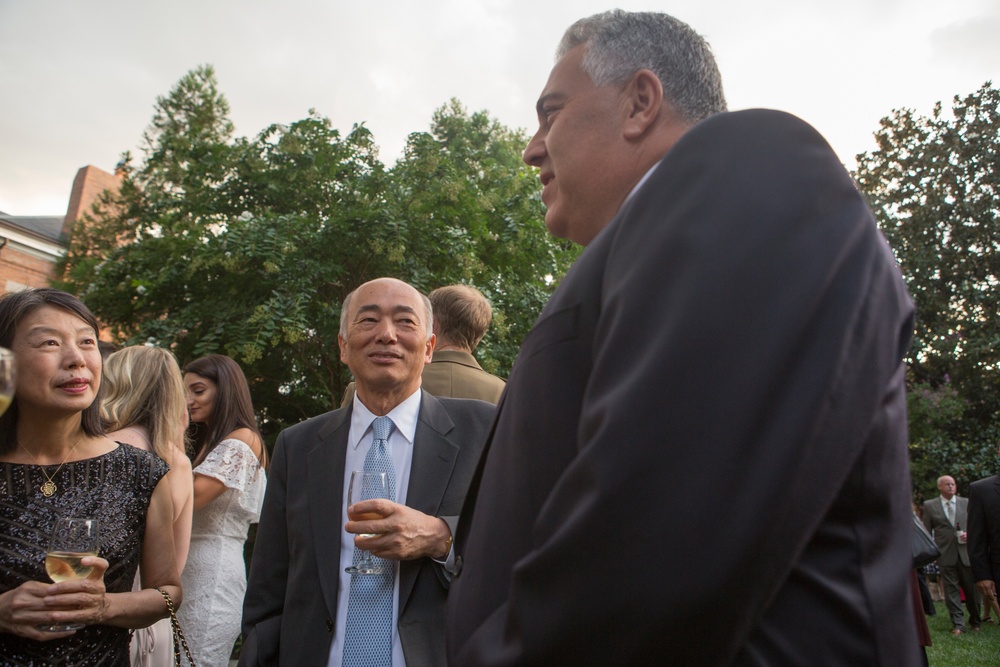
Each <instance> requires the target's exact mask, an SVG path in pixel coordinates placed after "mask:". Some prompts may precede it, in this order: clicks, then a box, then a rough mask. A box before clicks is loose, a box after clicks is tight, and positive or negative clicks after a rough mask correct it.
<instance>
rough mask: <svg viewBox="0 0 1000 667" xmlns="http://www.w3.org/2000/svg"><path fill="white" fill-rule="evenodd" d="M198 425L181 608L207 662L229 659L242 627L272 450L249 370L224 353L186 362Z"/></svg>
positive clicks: (201, 661) (195, 649)
mask: <svg viewBox="0 0 1000 667" xmlns="http://www.w3.org/2000/svg"><path fill="white" fill-rule="evenodd" d="M184 384H185V386H186V388H187V396H188V399H187V405H188V411H189V412H190V416H191V425H192V428H193V430H194V434H193V440H194V447H195V452H196V454H195V459H194V523H193V526H192V529H191V548H190V551H189V552H188V559H187V564H186V565H185V567H184V572H183V573H182V574H181V584H182V586H183V590H184V605H183V606H182V607H181V609H180V610H179V611H178V616H179V618H180V621H181V627H182V628H183V629H184V633H185V635H186V636H187V640H188V644H189V646H190V647H191V653H192V655H193V657H194V659H195V661H196V662H197V663H198V665H199V666H200V667H216V666H219V667H225V666H226V665H227V664H228V663H229V656H230V654H231V653H232V650H233V644H234V643H235V641H236V637H237V636H238V635H239V633H240V616H241V613H242V608H243V594H244V593H245V592H246V586H247V579H246V569H245V565H244V562H243V544H244V542H246V539H247V529H248V528H249V526H250V524H251V523H255V522H257V520H258V519H259V518H260V508H261V503H262V502H263V500H264V488H265V486H266V476H265V474H264V469H265V466H266V464H267V453H266V451H265V449H264V444H263V442H262V441H261V438H260V434H259V433H258V432H257V420H256V419H255V417H254V413H253V405H252V404H251V402H250V388H249V387H248V386H247V381H246V377H245V376H244V375H243V371H242V370H241V369H240V367H239V366H238V365H237V364H236V362H235V361H233V360H232V359H230V358H229V357H226V356H223V355H221V354H211V355H208V356H206V357H202V358H201V359H198V360H197V361H194V362H192V363H190V364H188V365H187V366H185V367H184Z"/></svg>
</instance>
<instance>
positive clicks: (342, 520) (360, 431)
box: [240, 278, 494, 667]
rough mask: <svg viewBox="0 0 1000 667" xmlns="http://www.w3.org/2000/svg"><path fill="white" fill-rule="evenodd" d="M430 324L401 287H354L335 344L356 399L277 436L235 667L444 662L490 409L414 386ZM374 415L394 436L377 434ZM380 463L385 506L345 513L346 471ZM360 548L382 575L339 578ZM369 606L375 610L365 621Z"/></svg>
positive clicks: (419, 301) (386, 283) (427, 311)
mask: <svg viewBox="0 0 1000 667" xmlns="http://www.w3.org/2000/svg"><path fill="white" fill-rule="evenodd" d="M431 322H432V315H431V308H430V302H429V301H427V299H426V297H424V296H423V295H421V294H420V293H419V292H417V291H416V290H415V289H414V288H413V287H411V286H409V285H407V284H406V283H404V282H401V281H399V280H394V279H390V278H382V279H378V280H373V281H371V282H369V283H365V284H364V285H362V286H361V287H359V288H358V289H357V290H355V291H354V292H352V293H351V294H350V295H348V297H347V299H346V300H345V301H344V305H343V309H342V313H341V329H340V336H339V337H338V340H339V342H340V354H341V359H342V360H343V361H344V363H346V364H347V365H348V366H350V368H351V371H352V373H353V374H354V376H355V378H356V379H357V394H356V396H355V398H354V401H353V402H352V404H351V405H350V406H348V407H346V408H341V409H339V410H335V411H333V412H329V413H327V414H324V415H321V416H319V417H315V418H313V419H310V420H307V421H305V422H303V423H301V424H298V425H296V426H293V427H291V428H288V429H285V430H284V431H282V432H281V434H280V435H279V436H278V440H277V443H276V444H275V449H274V458H273V461H272V464H271V469H270V471H269V475H268V491H267V494H266V496H265V498H264V508H263V511H262V514H261V520H260V527H259V530H258V532H257V541H256V545H255V548H254V555H253V561H252V566H251V570H250V580H249V584H248V588H247V595H246V599H245V601H244V609H243V637H244V644H243V649H242V654H241V658H240V664H241V665H246V666H247V667H249V666H251V665H275V664H282V665H327V664H329V665H341V664H345V665H349V664H366V665H382V666H384V667H389V665H393V666H399V665H407V666H408V667H413V666H414V665H428V666H430V665H443V664H444V663H445V646H444V614H445V600H446V596H447V590H448V586H449V583H450V577H451V571H452V570H453V569H454V565H453V564H454V557H453V554H452V532H453V531H454V529H455V521H456V519H457V514H458V512H459V510H460V509H461V506H462V503H463V501H464V498H465V494H466V491H467V489H468V485H469V481H470V480H471V478H472V474H473V472H474V470H475V466H476V462H477V461H478V459H479V454H480V452H481V450H482V443H483V441H484V440H485V437H486V432H487V428H488V426H489V423H490V420H491V418H492V415H493V412H494V406H492V405H490V404H488V403H485V402H483V401H474V400H458V399H449V398H441V399H438V398H435V397H433V396H431V395H430V394H428V393H427V392H424V391H422V390H421V389H420V372H421V370H422V369H423V366H424V365H425V364H426V363H427V362H428V361H429V360H430V357H431V353H432V352H433V349H434V342H435V339H434V336H433V334H432V333H431V328H432V324H431ZM382 416H388V418H389V419H390V420H391V427H390V430H389V433H388V435H378V436H377V437H376V435H375V433H376V432H375V428H377V427H376V423H378V422H383V423H384V422H385V420H383V419H381V417H382ZM385 456H387V457H389V458H390V459H391V466H388V467H389V469H390V470H391V475H392V479H393V480H394V482H390V487H394V488H395V500H396V502H392V501H390V500H365V501H362V502H360V503H356V504H354V505H352V506H351V507H350V508H348V507H346V505H347V502H346V499H347V481H348V480H349V479H350V474H351V471H352V470H362V469H364V470H368V469H369V464H370V462H372V461H374V460H375V459H376V458H379V459H380V461H379V462H376V463H377V464H378V465H382V466H385V465H387V464H386V463H385V461H384V457H385ZM373 465H375V464H373ZM383 469H384V468H383ZM389 474H390V472H387V475H389ZM348 510H350V514H348ZM365 515H374V516H375V517H378V518H373V517H371V516H368V517H367V520H361V517H363V516H365ZM356 548H357V549H356ZM360 549H363V550H367V551H370V552H371V553H372V554H373V555H374V556H376V557H377V560H378V562H380V563H381V564H382V566H383V567H384V568H386V570H385V572H386V575H385V576H384V577H379V578H377V579H376V578H371V577H373V575H355V576H354V577H353V578H352V576H351V575H349V574H347V573H346V572H345V567H347V566H349V565H351V564H352V562H356V559H357V557H358V554H359V553H360V552H358V551H357V550H360ZM373 582H375V583H373ZM369 595H370V596H371V597H367V598H366V597H365V596H369ZM380 596H381V597H380ZM376 599H379V600H380V602H379V603H378V604H384V605H385V606H383V607H380V610H381V611H379V612H372V608H373V607H374V606H375V605H376V602H375V600H376ZM366 605H367V606H366ZM390 610H391V612H390ZM380 624H381V625H380ZM376 626H377V627H379V628H380V629H379V630H378V631H376V630H374V629H373V628H374V627H376ZM378 633H382V639H383V640H384V641H382V640H379V639H376V635H377V634H378ZM375 653H378V654H379V656H380V658H379V659H378V660H375V659H374V658H373V657H372V656H373V655H374V654H375ZM359 661H360V662H359Z"/></svg>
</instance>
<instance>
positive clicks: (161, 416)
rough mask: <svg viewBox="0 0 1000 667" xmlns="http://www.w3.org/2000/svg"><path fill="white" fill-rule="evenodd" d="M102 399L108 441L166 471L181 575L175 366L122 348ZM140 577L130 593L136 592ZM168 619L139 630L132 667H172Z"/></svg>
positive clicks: (187, 488)
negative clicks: (148, 456)
mask: <svg viewBox="0 0 1000 667" xmlns="http://www.w3.org/2000/svg"><path fill="white" fill-rule="evenodd" d="M104 380H105V385H106V388H105V391H106V393H105V397H104V401H103V402H102V404H101V416H102V417H103V418H104V425H105V428H106V429H107V430H108V431H110V433H108V437H109V438H111V439H112V440H117V441H118V442H125V443H128V444H130V445H132V446H133V447H138V448H139V449H143V450H145V451H147V452H153V453H154V454H156V455H157V456H158V457H160V458H161V459H163V461H164V462H166V464H167V465H169V466H170V472H168V473H167V476H166V479H167V484H168V487H169V488H170V498H171V501H172V504H173V515H172V526H173V534H174V554H175V557H176V560H177V569H178V571H182V570H183V569H184V563H185V562H186V560H187V554H188V545H189V544H190V542H191V513H192V508H193V504H194V485H193V479H192V476H191V460H190V459H189V458H188V457H187V454H186V453H185V451H184V431H185V429H186V428H187V424H188V417H187V406H186V405H185V397H184V382H183V380H182V379H181V369H180V367H179V366H178V365H177V361H176V360H175V359H174V355H172V354H171V353H170V352H168V351H167V350H164V349H162V348H158V347H145V346H140V345H137V346H133V347H126V348H125V349H123V350H119V351H117V352H114V353H113V354H111V355H110V356H109V357H108V358H107V360H106V361H105V363H104ZM141 577H142V572H141V571H140V572H139V577H138V578H137V579H136V583H135V586H133V590H138V586H139V585H140V580H141ZM173 650H174V649H173V635H172V633H171V629H170V619H169V618H164V619H162V620H160V621H158V622H156V623H155V624H153V625H152V626H150V627H149V628H143V629H140V630H137V631H136V632H135V634H134V635H133V637H132V645H131V648H130V652H131V656H132V665H133V667H139V666H142V667H170V665H172V664H173V661H174V653H173Z"/></svg>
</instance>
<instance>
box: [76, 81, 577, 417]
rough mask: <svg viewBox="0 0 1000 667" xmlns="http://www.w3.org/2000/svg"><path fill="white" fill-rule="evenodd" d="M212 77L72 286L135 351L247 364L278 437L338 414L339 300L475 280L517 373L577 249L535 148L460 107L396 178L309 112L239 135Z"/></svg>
mask: <svg viewBox="0 0 1000 667" xmlns="http://www.w3.org/2000/svg"><path fill="white" fill-rule="evenodd" d="M231 135H232V127H231V124H230V123H229V120H228V106H227V105H226V102H225V99H224V98H223V97H222V96H221V95H220V94H219V93H218V91H217V90H216V86H215V81H214V76H213V74H212V71H211V69H210V68H199V69H198V70H195V71H194V72H192V73H189V74H188V75H187V76H185V77H184V78H183V79H182V80H181V82H180V83H178V85H177V87H176V88H175V89H174V90H173V91H172V92H171V94H170V95H168V96H167V97H165V98H160V99H159V100H158V102H157V108H156V114H155V115H154V119H153V124H152V125H151V127H150V129H149V130H148V131H147V133H146V135H145V136H146V145H145V146H144V153H145V155H144V159H143V161H142V163H141V164H140V165H139V166H138V167H135V166H133V165H132V163H131V160H126V164H125V168H126V176H125V180H124V183H123V186H122V189H121V194H120V195H119V196H118V197H117V198H115V199H107V200H106V201H104V202H103V203H102V204H101V205H100V206H99V207H97V209H96V210H95V211H94V212H93V213H92V214H91V215H90V216H89V218H88V220H87V221H86V222H85V224H84V225H82V226H81V227H80V228H79V230H78V231H77V232H76V233H75V234H74V238H73V241H72V244H71V248H70V252H69V254H68V257H67V260H66V264H65V273H64V275H65V280H64V282H63V285H62V286H63V287H64V288H66V289H69V290H70V291H73V292H75V293H78V294H80V295H81V296H82V297H83V298H84V299H85V301H86V302H87V303H88V305H90V306H91V308H93V309H94V311H95V313H97V315H98V317H99V318H100V319H101V321H102V322H103V323H105V324H106V325H107V326H109V328H110V329H111V331H112V333H113V335H114V336H115V337H116V338H117V339H118V340H119V341H121V342H123V343H126V344H136V343H144V342H153V343H155V344H158V345H161V346H165V347H170V348H171V349H173V350H174V351H175V353H176V354H177V356H178V358H179V359H180V360H181V362H182V363H183V362H184V361H187V360H190V359H193V358H195V357H197V356H200V355H203V354H207V353H210V352H221V353H224V354H228V355H230V356H232V357H233V358H235V359H236V360H237V361H238V362H239V363H240V364H241V365H242V366H243V368H244V370H245V372H246V373H247V376H248V378H250V380H251V384H252V390H253V394H254V401H255V406H256V408H257V410H258V412H259V414H260V417H261V422H262V426H263V430H264V431H265V434H266V435H269V436H273V434H274V433H275V432H276V431H277V430H278V429H280V428H282V427H284V426H287V425H290V424H292V423H296V422H298V421H300V420H302V419H304V418H306V417H309V416H312V415H315V414H319V413H321V412H323V411H325V410H328V409H330V408H331V407H332V406H335V405H338V404H339V401H340V397H341V395H342V393H343V390H344V386H345V385H346V383H347V381H348V380H349V374H348V371H347V369H346V368H345V367H344V366H343V364H341V363H340V361H339V350H338V346H337V331H338V328H339V315H340V312H339V311H340V303H341V301H342V300H343V298H344V297H345V296H346V294H347V293H348V292H349V291H350V290H351V289H353V288H354V287H356V286H357V285H358V284H360V283H361V282H364V281H365V280H368V279H371V278H374V277H378V276H382V275H391V276H395V277H399V278H401V279H403V280H407V281H409V282H411V283H413V284H414V285H416V286H417V287H418V288H420V289H422V290H425V291H428V290H430V289H433V288H434V287H438V286H440V285H444V284H449V283H454V282H465V283H469V284H473V285H476V286H477V287H479V288H480V289H482V290H483V292H484V293H486V294H487V296H489V297H490V298H491V300H492V301H493V303H494V307H495V310H496V312H497V317H496V324H495V326H494V328H493V331H492V332H491V334H490V337H489V339H488V340H487V341H485V342H484V344H483V345H481V355H480V356H481V357H482V360H483V363H484V366H486V367H487V368H490V369H491V370H493V371H494V372H498V373H500V374H506V372H508V370H509V368H510V366H511V364H512V363H513V359H514V356H515V354H516V350H517V348H518V346H519V345H520V340H521V338H522V337H523V334H524V333H525V332H526V331H527V329H528V328H529V327H530V326H531V324H532V323H533V322H534V319H535V318H536V317H537V314H538V312H539V311H540V309H541V307H542V305H543V304H544V302H545V300H546V299H547V298H548V295H549V293H550V292H551V290H552V289H553V287H554V283H555V281H556V280H557V279H558V277H559V276H561V275H562V273H563V272H564V271H565V270H566V268H568V266H569V263H570V262H571V261H572V259H573V258H574V257H575V255H576V252H577V251H576V250H575V249H574V248H572V247H570V246H569V245H568V244H564V243H562V242H559V241H557V240H555V239H553V238H552V237H550V236H549V235H548V234H547V232H546V231H545V228H544V224H543V222H542V219H543V209H542V204H541V201H540V197H539V184H538V180H537V177H536V176H535V174H533V173H532V170H530V169H528V168H527V167H526V166H525V165H524V164H523V163H522V162H521V161H520V152H521V149H522V148H523V146H524V145H525V143H526V137H525V136H524V135H523V133H521V132H514V131H511V130H508V129H507V128H505V127H503V126H502V125H500V124H499V123H497V122H496V121H495V120H491V119H490V118H489V117H488V115H487V114H486V113H485V112H480V113H476V114H472V115H469V114H468V113H466V112H465V110H464V109H463V108H462V107H461V105H460V104H459V103H458V102H457V101H452V102H451V103H450V104H448V105H446V106H444V107H442V108H441V109H440V110H438V112H436V113H435V115H434V119H433V123H432V127H431V131H430V132H428V133H414V134H413V135H411V137H410V139H409V142H408V145H407V148H406V154H405V156H404V157H403V158H402V159H401V160H400V162H399V163H398V164H397V165H396V166H395V167H394V168H392V169H386V168H385V167H384V165H383V164H382V163H381V162H380V161H379V159H378V149H377V147H376V145H375V143H374V140H373V138H372V136H371V133H370V132H369V131H368V130H367V129H366V128H365V127H364V126H363V125H356V126H355V127H354V128H353V129H352V130H351V132H350V133H348V134H347V135H346V136H341V135H340V133H339V132H338V131H337V130H335V129H333V128H332V127H331V124H330V122H329V120H328V119H326V118H323V117H321V116H319V115H317V114H316V113H314V112H310V115H309V116H308V117H306V118H304V119H302V120H300V121H297V122H295V123H292V124H290V125H287V126H285V125H272V126H270V127H268V128H266V129H265V130H264V131H262V132H261V133H260V134H259V135H257V136H256V137H254V138H252V139H248V138H235V139H234V138H233V137H232V136H231Z"/></svg>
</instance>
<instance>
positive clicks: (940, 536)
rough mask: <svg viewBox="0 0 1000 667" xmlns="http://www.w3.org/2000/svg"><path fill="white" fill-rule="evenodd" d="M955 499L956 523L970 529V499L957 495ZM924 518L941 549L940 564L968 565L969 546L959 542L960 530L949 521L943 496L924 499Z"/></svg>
mask: <svg viewBox="0 0 1000 667" xmlns="http://www.w3.org/2000/svg"><path fill="white" fill-rule="evenodd" d="M955 501H956V502H955V523H956V524H957V525H959V526H961V527H962V530H968V529H969V500H968V499H967V498H959V497H958V496H957V495H956V496H955ZM923 520H924V527H925V528H927V532H929V533H930V534H931V535H933V536H934V543H935V544H937V547H938V549H939V550H940V551H941V556H940V558H938V559H937V562H938V565H944V566H945V567H952V566H955V565H958V564H959V563H961V564H962V565H965V566H966V567H968V565H969V547H968V545H966V544H959V543H958V531H957V530H956V529H955V526H953V525H951V523H950V522H949V521H948V516H947V515H946V514H945V512H944V505H942V504H941V496H938V497H937V498H931V499H930V500H925V501H924V511H923Z"/></svg>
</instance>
